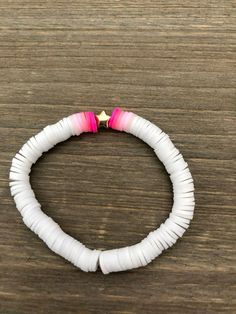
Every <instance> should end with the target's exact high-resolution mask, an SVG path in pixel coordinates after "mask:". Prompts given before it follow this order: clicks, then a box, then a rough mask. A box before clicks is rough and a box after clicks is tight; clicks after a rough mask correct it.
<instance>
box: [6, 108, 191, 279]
mask: <svg viewBox="0 0 236 314" xmlns="http://www.w3.org/2000/svg"><path fill="white" fill-rule="evenodd" d="M100 126H106V127H109V128H112V129H114V130H118V131H125V132H128V133H131V134H133V135H135V136H137V137H139V138H140V139H141V140H143V141H144V142H146V143H147V144H148V145H149V146H151V147H152V148H153V149H154V152H155V154H156V155H157V157H158V158H159V159H160V161H161V162H162V163H163V164H164V166H165V168H166V170H167V172H168V174H169V175H170V180H171V182H172V184H173V194H174V196H173V207H172V211H171V213H170V214H169V217H168V218H167V219H166V221H165V222H164V223H162V224H161V226H160V227H159V228H157V229H156V230H155V231H151V232H150V233H149V234H148V236H147V237H146V238H144V239H143V240H142V241H141V242H140V243H137V244H135V245H131V246H127V247H123V248H118V249H112V250H107V251H100V250H91V249H89V248H87V247H86V246H85V245H83V244H82V243H81V242H80V241H78V240H76V239H74V238H73V237H71V236H69V235H68V234H66V233H65V232H64V231H63V230H62V229H61V228H60V226H59V225H58V224H57V223H56V222H55V221H54V220H53V219H52V218H50V217H49V216H47V215H46V214H45V213H44V212H43V211H42V210H41V205H40V204H39V202H38V201H37V199H36V197H35V194H34V192H33V190H32V188H31V185H30V177H29V174H30V171H31V166H32V164H34V163H35V162H36V161H37V160H38V159H39V158H40V156H41V155H42V154H43V153H44V152H47V151H48V150H49V149H51V148H52V147H53V146H54V145H56V144H57V143H59V142H62V141H65V140H67V139H68V138H69V137H70V136H72V135H80V134H81V133H82V132H94V133H96V132H97V131H98V128H99V127H100ZM9 178H10V189H11V195H12V196H13V198H14V201H15V203H16V207H17V209H18V210H19V212H20V213H21V215H22V217H23V221H24V223H25V225H26V226H27V227H28V228H29V229H31V230H32V231H33V232H35V233H36V234H37V235H38V236H39V238H41V239H42V240H43V241H44V242H45V243H46V245H47V246H48V247H49V248H50V249H51V250H52V251H53V252H55V253H57V254H58V255H60V256H62V257H64V258H65V259H66V260H68V261H70V262H71V263H72V264H74V265H75V266H76V267H78V268H80V269H82V270H83V271H86V272H88V271H93V272H94V271H96V270H97V268H98V266H99V267H100V268H101V270H102V272H103V273H104V274H108V273H111V272H118V271H125V270H129V269H133V268H137V267H141V266H146V265H147V264H148V263H150V262H151V261H152V260H153V259H155V258H156V257H157V256H158V255H160V254H161V253H162V251H163V250H165V249H167V248H169V247H171V246H172V245H173V244H174V243H175V242H176V241H177V239H178V238H179V237H182V235H183V234H184V232H185V230H186V229H187V228H188V226H189V223H190V220H191V219H192V218H193V212H194V205H195V200H194V185H193V178H192V175H191V173H190V171H189V168H188V165H187V163H186V162H185V161H184V159H183V156H182V155H181V154H180V152H179V150H178V149H177V148H175V146H174V144H173V143H172V142H171V140H170V138H169V137H168V135H167V134H165V133H164V132H163V131H162V130H161V129H160V128H158V127H157V126H156V125H154V124H152V123H151V122H150V121H148V120H146V119H144V118H142V117H140V116H138V115H136V114H134V113H132V112H128V111H123V110H121V109H120V108H115V109H114V110H113V112H112V115H111V117H109V116H108V115H107V114H106V113H105V112H104V111H103V112H102V113H101V114H100V115H95V114H94V113H93V112H80V113H76V114H73V115H71V116H69V117H67V118H64V119H62V120H60V121H59V122H57V123H56V124H53V125H49V126H47V127H45V128H44V129H43V130H42V131H41V132H39V133H38V134H37V135H35V136H33V137H31V138H30V139H29V140H28V142H27V143H26V144H24V145H23V146H22V148H21V149H20V151H19V152H18V153H17V154H16V155H15V157H14V158H13V160H12V166H11V169H10V175H9Z"/></svg>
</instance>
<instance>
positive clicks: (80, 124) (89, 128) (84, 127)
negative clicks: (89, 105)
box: [71, 112, 97, 135]
mask: <svg viewBox="0 0 236 314" xmlns="http://www.w3.org/2000/svg"><path fill="white" fill-rule="evenodd" d="M71 121H72V124H73V127H74V130H75V134H76V135H79V134H80V133H82V132H94V133H95V132H97V122H96V117H95V114H94V113H93V112H79V113H75V114H73V115H72V116H71Z"/></svg>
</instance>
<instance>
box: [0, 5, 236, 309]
mask: <svg viewBox="0 0 236 314" xmlns="http://www.w3.org/2000/svg"><path fill="white" fill-rule="evenodd" d="M117 105H118V106H122V107H123V108H125V109H128V110H131V111H134V112H136V113H137V114H140V115H142V116H144V117H146V118H147V119H149V120H151V121H152V122H154V123H156V124H158V125H159V126H160V127H161V128H162V129H163V130H164V131H165V132H166V133H168V134H169V135H170V137H171V139H173V141H174V143H175V144H176V145H177V147H178V148H179V149H180V150H181V152H182V153H183V155H184V157H185V159H186V160H187V162H188V163H189V166H190V169H191V171H192V173H193V176H194V179H195V186H196V202H197V206H196V214H195V217H194V220H193V222H192V224H191V228H190V229H189V231H188V232H187V233H186V234H185V236H184V237H183V239H181V240H180V241H179V242H178V243H177V244H176V245H175V246H174V247H173V248H172V249H170V250H168V251H167V252H165V253H164V254H163V255H162V256H161V257H159V258H158V259H157V260H155V261H154V262H153V263H152V264H150V265H149V266H148V267H145V268H142V269H138V270H134V271H131V272H127V273H119V274H111V275H108V276H103V275H102V274H101V273H100V272H97V273H95V274H87V273H83V272H81V271H79V270H77V269H75V268H74V267H73V266H72V265H71V264H69V263H67V262H66V261H64V260H63V259H61V258H60V257H58V256H56V255H54V254H53V253H52V252H51V251H49V250H48V249H47V248H46V247H45V246H44V244H43V243H42V242H41V241H40V240H39V239H38V238H37V237H36V236H35V235H34V234H32V233H31V232H30V231H29V230H28V229H27V228H26V227H25V226H24V224H23V222H22V220H21V218H20V215H19V213H18V212H17V210H16V209H15V206H14V203H13V201H12V199H11V197H10V193H9V189H8V172H9V167H10V162H11V158H12V157H13V156H14V154H15V153H16V152H17V151H18V150H19V148H20V147H21V145H22V144H23V143H24V142H25V141H26V140H27V139H28V138H29V137H30V136H32V135H33V134H35V133H36V132H38V131H39V130H40V129H41V128H43V127H44V126H45V125H47V124H50V123H54V122H56V121H57V120H59V119H60V118H62V117H64V116H68V115H70V114H71V113H73V112H78V111H83V110H94V111H96V112H99V111H101V110H103V109H105V110H107V112H108V113H110V112H111V110H112V108H113V107H114V106H117ZM235 109H236V4H235V1H232V0H227V1H226V0H221V1H220V0H211V1H207V0H200V1H193V0H187V1H183V0H182V1H181V0H179V1H177V0H171V1H170V0H165V1H164V0H158V1H156V0H144V1H141V0H136V1H131V0H130V1H128V0H125V1H108V0H103V1H100V0H89V1H88V0H80V1H75V0H67V1H64V0H48V1H46V0H37V1H36V0H23V1H17V0H11V1H8V0H0V132H1V137H0V196H1V198H0V205H1V207H0V208H1V220H0V249H1V255H0V313H1V314H13V313H17V314H21V313H123V314H124V313H180V314H182V313H199V314H202V313H236V303H235V297H236V295H235V288H236V279H235V278H236V277H235V274H236V252H235V251H236V250H235V249H236V247H235V243H236V242H235V241H236V235H235V201H236V197H235V195H236V193H235V192H236V191H235V172H236V171H235V170H236V167H235V133H236V132H235V131H236V130H235ZM32 185H33V188H34V189H35V191H36V195H37V197H38V199H39V201H40V202H41V203H42V205H43V208H44V210H45V212H46V213H47V214H49V215H51V216H52V217H53V218H54V219H55V220H56V221H57V222H58V223H59V224H60V225H61V226H62V228H63V229H64V230H65V231H66V232H68V233H69V234H71V235H72V236H74V237H76V238H78V239H80V240H81V241H82V242H84V243H85V244H86V245H88V246H89V247H91V248H101V249H108V248H114V247H118V246H123V245H128V244H133V243H136V242H137V241H139V240H141V239H142V238H143V237H144V236H145V235H146V234H147V233H148V232H149V231H150V230H152V229H154V228H156V226H158V225H159V224H160V223H161V222H162V221H163V220H164V219H165V218H166V217H167V215H168V213H169V210H170V208H171V204H172V192H171V184H170V182H169V179H168V176H167V174H166V172H165V170H164V168H163V166H162V165H161V163H160V162H158V161H157V160H156V158H155V155H154V153H153V152H152V151H151V149H150V148H149V147H148V146H147V145H145V144H144V143H142V142H140V141H139V140H138V139H136V138H134V137H132V136H130V135H128V134H121V133H118V132H113V131H110V130H103V131H101V132H100V133H99V134H98V135H92V134H85V135H82V136H81V137H79V138H76V137H75V138H71V139H70V140H69V141H67V142H65V143H62V144H60V145H58V146H57V147H55V148H54V149H53V150H52V151H50V152H49V153H48V154H46V155H44V156H43V158H42V159H40V161H39V162H38V163H37V164H36V165H35V166H34V168H33V170H32Z"/></svg>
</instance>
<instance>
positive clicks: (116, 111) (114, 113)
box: [108, 107, 122, 129]
mask: <svg viewBox="0 0 236 314" xmlns="http://www.w3.org/2000/svg"><path fill="white" fill-rule="evenodd" d="M121 112H122V110H121V109H120V108H118V107H117V108H115V109H114V110H113V111H112V115H111V117H110V119H109V121H108V126H109V127H110V128H112V129H116V127H115V124H114V123H115V120H116V119H117V116H118V115H119V114H120V113H121Z"/></svg>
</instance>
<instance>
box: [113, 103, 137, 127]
mask: <svg viewBox="0 0 236 314" xmlns="http://www.w3.org/2000/svg"><path fill="white" fill-rule="evenodd" d="M134 116H135V115H134V113H132V112H128V111H123V110H121V109H120V108H115V109H114V110H113V112H112V115H111V118H110V119H109V122H108V126H109V127H110V128H112V129H114V130H118V131H125V130H127V129H128V127H129V126H130V124H131V122H132V119H133V118H134Z"/></svg>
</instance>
